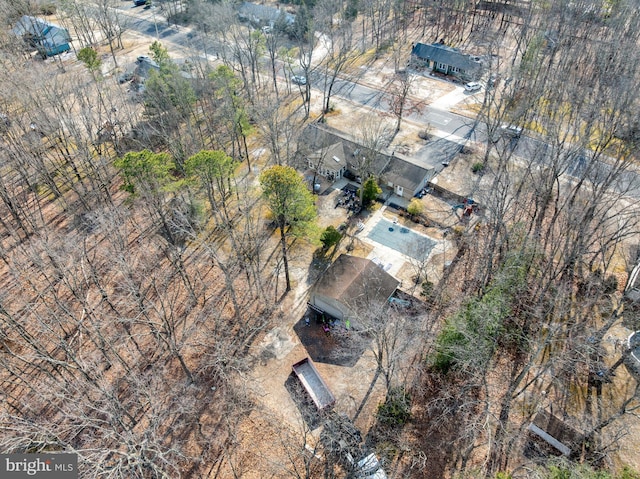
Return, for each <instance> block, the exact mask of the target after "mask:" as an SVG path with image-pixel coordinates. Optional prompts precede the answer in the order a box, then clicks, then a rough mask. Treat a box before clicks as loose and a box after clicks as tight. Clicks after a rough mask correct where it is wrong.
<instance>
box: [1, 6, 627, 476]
mask: <svg viewBox="0 0 640 479" xmlns="http://www.w3.org/2000/svg"><path fill="white" fill-rule="evenodd" d="M127 3H130V2H127ZM154 3H156V4H157V5H158V7H162V13H163V15H164V17H163V18H167V20H168V22H169V23H172V24H179V25H181V26H184V28H186V27H187V26H188V27H189V28H192V29H193V31H194V32H197V34H198V35H199V37H198V38H201V39H202V40H201V43H200V44H195V43H194V44H193V45H190V48H193V49H198V52H199V53H202V52H201V51H200V50H201V48H202V46H204V47H205V48H210V49H211V51H208V52H207V51H204V58H207V57H210V58H213V57H214V56H215V57H216V59H215V61H211V62H208V61H205V60H202V55H200V59H201V60H202V61H195V60H193V61H191V62H190V63H189V66H190V68H189V72H188V75H185V74H184V73H185V72H184V70H183V69H181V67H180V66H179V65H178V64H177V63H176V62H175V61H174V60H173V59H172V55H171V51H170V50H169V49H168V48H167V47H166V45H164V44H163V43H162V41H155V42H153V43H152V44H151V47H150V50H149V53H148V55H149V56H150V58H151V59H152V60H153V62H154V65H155V68H154V71H153V72H151V74H150V75H149V77H148V78H147V80H146V81H145V82H144V88H139V89H136V90H135V91H131V86H130V84H123V83H120V82H119V81H118V74H119V73H122V71H123V68H122V66H121V65H120V64H119V63H120V57H119V51H121V50H122V49H123V48H124V45H123V37H126V34H127V31H128V29H129V28H131V19H130V18H128V17H127V15H125V14H124V13H123V10H122V8H121V6H122V4H123V2H121V1H120V0H97V1H95V2H81V1H79V0H60V1H51V2H49V1H47V2H37V1H22V0H4V1H0V6H1V10H0V11H2V25H3V28H2V29H0V62H1V67H0V85H2V88H1V89H0V259H1V260H2V262H1V263H0V265H1V269H0V275H1V278H2V281H1V283H0V284H1V285H2V288H1V295H0V362H1V364H2V368H1V369H0V380H1V382H2V388H1V390H0V392H1V394H0V400H1V408H0V430H1V434H0V449H1V450H2V451H1V452H3V453H4V452H42V451H66V452H74V453H77V454H78V456H79V465H80V477H83V478H84V477H86V478H89V477H92V478H93V477H96V478H97V477H104V478H107V477H109V478H156V477H158V478H159V477H164V478H178V477H185V478H187V477H193V478H197V477H202V478H204V477H211V478H213V477H221V478H223V477H236V478H241V477H298V478H302V477H305V478H315V477H327V478H330V477H364V476H359V475H356V472H357V471H354V470H349V467H346V466H345V465H344V460H343V459H341V458H339V457H337V456H338V455H339V454H338V453H336V448H337V449H339V445H338V444H339V443H340V437H341V435H344V434H346V433H345V430H346V429H345V428H348V427H347V426H344V424H342V423H341V422H340V421H342V419H340V418H339V416H338V415H329V416H327V417H326V418H325V419H324V421H325V422H324V423H323V426H324V427H323V431H322V434H320V433H317V432H313V431H312V430H310V429H309V428H308V427H307V425H306V424H305V423H304V421H297V420H296V418H293V419H292V418H281V417H278V416H277V415H275V413H274V411H271V410H269V411H267V410H265V409H264V406H263V405H261V403H260V396H259V395H257V394H255V391H254V390H253V389H252V380H251V377H252V376H251V371H252V369H253V368H254V367H257V365H259V363H260V361H261V359H262V358H260V357H259V355H258V354H256V345H257V344H258V343H259V341H261V340H262V338H263V337H264V336H265V335H266V334H268V333H269V331H271V330H272V329H273V328H275V327H278V326H281V325H283V324H288V325H292V324H293V323H294V322H295V321H297V320H298V319H299V318H298V317H293V316H292V315H291V312H292V310H294V303H293V300H292V299H291V298H292V296H293V295H294V294H295V291H292V290H295V287H296V285H298V284H301V283H303V282H304V281H306V280H307V279H306V277H305V278H301V276H300V275H301V273H300V271H304V272H306V271H307V269H309V270H311V269H312V268H311V265H312V263H313V262H314V261H316V260H317V256H318V255H317V252H316V254H315V255H314V250H315V249H316V248H317V249H318V250H321V247H320V246H319V245H320V232H319V228H318V227H317V226H316V223H315V221H316V210H315V205H314V201H315V197H314V196H313V195H312V194H311V192H309V191H308V189H307V188H306V186H305V182H304V180H303V177H302V176H301V175H300V174H298V173H297V172H296V169H304V167H305V164H304V162H302V161H301V159H300V155H297V154H296V151H297V150H298V149H299V144H298V139H299V136H300V133H301V132H302V131H303V129H304V127H305V125H306V124H308V123H309V122H312V121H320V122H322V121H323V120H324V119H325V115H326V116H329V115H330V114H331V113H332V111H333V109H334V106H335V102H336V101H337V100H336V99H335V98H334V95H335V90H334V89H335V86H336V82H337V81H338V80H339V79H340V78H349V79H351V80H357V78H358V76H359V75H362V74H363V73H362V72H364V71H366V69H367V68H368V66H369V65H371V64H373V62H375V61H379V60H380V59H383V60H384V61H386V62H388V64H389V65H392V66H393V69H394V72H395V74H394V75H393V76H392V77H391V78H389V79H388V81H386V86H385V88H384V89H383V96H385V97H386V98H387V99H388V103H389V105H390V108H391V111H390V112H389V114H388V117H389V118H391V119H392V123H393V126H395V130H396V131H395V133H396V134H397V133H398V132H399V131H400V129H401V128H402V122H403V119H404V118H405V117H406V116H408V115H409V114H410V113H411V112H412V111H413V110H412V108H415V106H414V107H412V106H411V104H410V102H409V101H408V99H410V97H412V96H416V95H418V94H417V93H416V92H415V88H413V87H412V83H411V82H412V80H411V78H412V77H411V74H413V73H415V72H413V73H412V71H411V69H410V67H408V66H407V65H408V60H409V54H410V51H411V45H412V44H413V43H416V42H424V43H431V42H433V41H437V40H440V39H443V41H444V42H446V43H447V44H449V45H454V46H457V47H459V48H462V49H464V50H465V51H470V52H473V53H474V55H477V56H479V57H481V58H482V59H483V65H484V68H485V71H484V74H483V82H484V84H485V85H486V88H485V89H484V90H483V92H482V101H481V103H480V106H479V108H478V111H477V112H476V117H475V118H474V119H473V121H474V122H475V123H476V124H478V125H483V128H485V129H486V132H487V134H486V141H482V142H476V143H475V144H474V145H473V146H471V145H470V148H472V149H473V151H474V152H475V154H476V156H477V161H478V164H479V166H478V170H479V171H481V174H477V175H473V176H472V181H473V182H474V186H473V188H474V192H475V196H474V199H475V200H476V201H477V202H478V203H480V204H481V205H482V209H483V214H482V219H481V221H479V222H477V223H474V225H473V227H464V225H462V226H460V227H456V228H454V229H453V231H451V233H450V236H451V237H452V239H451V241H453V242H454V243H455V245H456V252H457V254H456V255H455V258H454V259H453V261H452V262H451V264H450V265H448V267H447V269H446V271H444V274H443V275H442V277H441V279H440V280H439V281H438V282H436V284H432V285H431V284H430V287H429V289H428V291H423V292H424V294H423V296H422V297H421V300H422V301H420V302H419V304H420V306H419V308H417V310H415V311H412V313H411V314H412V316H411V321H408V320H407V317H406V316H407V314H408V313H405V312H403V311H402V310H401V309H397V308H392V307H390V306H389V305H388V304H383V305H380V304H369V305H367V307H366V311H367V314H366V315H364V317H363V318H361V319H362V322H363V324H365V325H367V327H369V332H370V333H371V334H370V335H369V336H367V340H368V342H367V345H366V348H368V350H369V351H370V353H371V355H372V357H373V358H374V361H375V374H374V375H373V379H372V382H371V388H370V390H369V391H368V392H367V395H366V396H365V397H364V399H363V401H362V404H361V405H360V407H359V408H357V409H356V410H355V414H354V415H353V417H352V418H350V419H351V420H353V421H354V422H355V421H356V420H358V418H359V417H360V420H362V416H361V415H365V414H367V413H366V412H363V411H364V409H363V405H364V403H366V401H367V399H368V398H369V393H370V392H371V391H372V390H373V389H374V385H375V384H376V382H377V381H378V378H380V383H384V384H383V386H382V389H383V390H384V397H383V399H382V401H381V403H380V406H379V407H377V406H376V407H375V414H374V415H373V416H372V417H370V418H367V424H372V425H373V426H372V427H371V428H370V429H369V430H368V431H364V432H365V433H366V442H367V445H368V447H369V448H370V449H371V450H375V451H376V452H377V454H378V456H379V457H380V458H382V460H383V462H384V464H385V470H386V471H387V472H386V474H387V475H388V476H389V477H397V478H405V477H407V478H408V477H415V478H423V477H424V478H437V477H488V478H507V477H513V478H516V477H540V478H547V477H549V478H551V477H553V478H556V477H557V478H560V477H580V478H582V477H585V478H586V477H612V478H613V477H620V478H622V477H624V478H632V477H638V476H637V475H636V474H635V473H634V472H632V471H631V470H630V469H626V468H625V464H624V460H622V459H620V457H619V456H618V454H617V453H618V450H619V449H620V447H621V444H622V443H624V442H625V441H630V442H631V443H632V444H633V443H635V445H636V446H635V447H636V449H635V452H636V455H637V452H638V451H637V440H638V436H637V434H638V432H637V431H636V432H635V433H633V432H630V431H631V429H632V426H630V423H628V422H627V421H631V420H632V419H633V420H636V418H635V415H636V413H637V412H638V408H639V407H640V402H639V398H640V396H638V384H640V383H638V382H636V379H634V378H633V377H632V376H628V375H626V376H625V377H626V378H628V382H627V383H626V384H625V388H624V390H623V391H622V392H621V389H620V387H616V388H615V389H614V387H613V384H614V383H615V381H612V377H613V376H615V374H616V372H620V373H622V370H623V369H625V368H624V367H622V365H623V363H624V360H625V358H626V356H628V354H629V352H628V351H626V350H625V349H624V348H621V350H620V351H619V353H618V354H617V355H616V357H613V358H612V357H611V355H610V354H608V353H607V347H608V346H607V338H610V337H611V331H612V328H614V327H616V326H617V325H619V324H620V323H621V322H624V325H625V327H626V328H628V329H630V330H631V331H633V330H637V329H640V328H639V327H638V326H639V323H638V320H637V309H636V308H634V306H633V305H631V304H629V303H628V302H626V301H624V299H623V295H622V290H623V288H624V286H625V282H626V281H627V276H628V272H629V271H630V270H631V268H632V267H633V266H634V265H635V263H636V262H637V260H638V249H637V247H638V243H639V241H638V234H639V230H638V229H639V224H638V218H640V216H639V215H638V211H637V199H636V195H637V191H638V187H639V186H640V185H639V184H637V180H636V178H638V177H637V174H636V171H637V167H638V165H637V151H638V150H637V147H638V144H637V142H638V140H639V139H640V136H639V135H640V133H639V127H638V120H637V119H638V117H639V113H640V112H639V109H640V105H639V104H638V99H637V85H638V82H639V80H640V72H639V71H638V68H639V66H638V65H640V58H637V57H638V56H640V53H639V52H640V49H639V48H638V43H639V38H638V37H639V36H640V8H638V7H639V6H640V5H638V3H637V2H635V1H632V0H620V1H609V0H608V1H599V0H584V1H565V0H551V1H547V2H538V1H533V0H530V1H516V2H511V1H475V0H474V1H468V2H467V1H458V0H456V1H453V0H451V1H441V0H436V1H432V0H428V1H426V0H425V1H395V2H392V1H388V0H315V1H310V2H306V3H305V2H294V3H292V4H286V11H287V12H293V13H295V20H292V21H288V20H287V18H286V17H285V16H281V18H278V19H277V21H276V22H275V25H274V26H273V27H269V28H268V29H265V28H255V25H253V26H252V25H251V24H250V23H247V22H246V21H242V20H241V19H240V18H239V16H238V13H237V10H238V7H239V5H236V4H234V3H232V2H226V1H219V2H215V1H205V0H182V1H178V0H157V1H155V2H154ZM298 3H299V4H298ZM154 8H155V7H154ZM23 15H31V16H38V17H41V18H45V17H46V18H50V19H52V21H55V22H56V23H57V24H59V25H62V26H63V27H65V28H67V29H68V30H69V31H70V32H71V37H72V40H73V42H72V51H71V55H73V59H72V60H69V59H66V60H65V59H63V58H62V57H60V56H54V57H52V58H49V59H47V60H46V61H45V60H43V59H42V58H41V57H40V56H39V55H37V54H35V50H36V48H35V47H34V44H33V43H29V41H27V40H25V39H24V38H19V37H17V36H16V35H14V34H13V33H12V28H13V26H14V25H15V24H16V22H17V21H18V20H19V19H20V18H21V17H22V16H23ZM157 28H158V26H157V25H156V36H157ZM152 41H153V39H152V40H151V41H150V42H149V43H151V42H152ZM319 49H322V50H323V54H322V55H318V54H317V52H318V50H319ZM314 52H315V54H314ZM195 56H196V55H194V57H195ZM76 57H77V59H76ZM294 74H296V75H301V76H303V77H304V79H305V80H304V82H301V81H297V82H296V81H291V80H292V77H293V76H294ZM296 78H297V77H296ZM314 98H319V99H320V101H319V102H318V104H319V105H320V108H316V109H315V110H314V107H313V104H312V100H313V99H314ZM505 124H511V125H520V126H521V127H523V128H524V129H525V131H526V132H527V135H528V136H529V137H531V138H533V139H535V141H532V142H531V147H530V148H529V150H528V152H527V155H526V156H524V157H523V156H518V157H517V158H516V155H515V149H514V147H513V143H512V142H510V141H504V140H503V139H502V138H500V129H501V128H503V126H504V125H505ZM366 126H367V125H361V132H360V133H359V135H355V134H354V136H359V142H360V144H362V145H364V146H363V149H366V151H368V152H370V153H371V155H370V156H367V155H365V156H363V158H364V160H363V162H364V163H363V164H362V165H361V166H362V168H361V170H360V171H362V174H363V176H364V173H365V172H367V168H369V164H368V163H367V161H371V159H372V158H374V157H375V154H377V153H378V152H380V151H382V150H383V149H384V148H385V147H386V146H387V144H388V142H389V140H388V139H387V136H389V137H393V134H391V135H387V133H388V132H383V131H382V130H381V129H380V125H369V128H368V129H367V128H365V127H366ZM425 128H427V127H425ZM354 130H355V125H354ZM365 147H366V148H365ZM454 161H455V160H454ZM576 165H578V166H576ZM367 176H368V175H367ZM312 184H315V179H314V181H313V182H312ZM365 192H366V190H365V188H364V187H362V188H361V190H360V194H361V195H364V193H365ZM374 196H375V194H374ZM362 198H363V197H362V196H361V199H362ZM356 221H357V218H356V219H354V222H353V223H351V224H350V225H349V228H353V227H354V225H355V224H356ZM326 237H327V236H324V238H326ZM343 246H344V245H343ZM337 248H338V247H337V246H336V250H337ZM323 252H326V251H324V250H323ZM415 266H416V268H418V270H420V268H421V267H422V266H423V265H415ZM420 274H421V273H418V276H420ZM405 289H406V288H405ZM417 289H420V288H417ZM414 292H415V294H416V296H418V291H417V290H416V288H415V287H414V288H413V289H411V291H410V293H414ZM296 304H297V303H296ZM616 351H617V350H616ZM625 374H627V373H625ZM620 376H621V374H619V375H618V377H620ZM618 386H619V385H618ZM358 400H360V398H358ZM550 405H553V407H552V410H553V413H554V414H555V415H556V416H559V417H562V418H563V419H564V420H565V422H566V424H568V425H569V426H570V427H571V428H572V430H573V431H574V432H575V435H574V438H573V444H572V452H571V454H568V455H567V457H563V458H558V457H556V455H554V454H545V453H544V452H545V451H540V450H539V449H536V448H535V447H534V446H532V445H531V444H530V440H529V439H528V438H529V437H530V436H529V435H528V433H527V427H528V426H529V425H530V424H531V423H532V421H534V420H535V419H534V418H535V417H536V415H537V414H540V412H541V411H548V410H549V407H550ZM256 418H259V419H256ZM248 423H251V424H254V425H255V427H256V430H259V431H264V433H263V434H264V435H265V437H268V438H271V439H272V441H271V443H272V444H271V447H273V449H270V450H269V451H266V450H265V451H262V450H261V449H260V447H261V446H260V445H261V444H262V443H263V442H264V441H265V437H262V438H258V437H253V438H252V437H251V434H247V429H246V428H247V427H248V426H247V424H248ZM298 423H299V424H300V425H301V426H300V428H299V430H296V429H295V427H292V426H291V424H298ZM341 424H342V425H341ZM358 424H360V423H358ZM633 427H636V428H637V425H635V426H633ZM634 434H635V435H634ZM247 437H248V438H247ZM259 439H260V440H259ZM248 449H251V454H250V455H247V451H248ZM534 449H535V450H534ZM274 451H275V452H274ZM256 471H259V472H256ZM267 471H268V472H267ZM598 474H600V475H598ZM367 477H369V476H367Z"/></svg>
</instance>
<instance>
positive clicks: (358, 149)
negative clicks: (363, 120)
mask: <svg viewBox="0 0 640 479" xmlns="http://www.w3.org/2000/svg"><path fill="white" fill-rule="evenodd" d="M336 143H341V144H342V148H343V151H344V157H345V159H346V161H347V167H348V168H349V169H350V170H351V171H352V172H353V173H355V174H360V173H359V172H358V171H357V166H358V164H357V163H358V161H357V160H358V158H360V157H361V156H362V153H363V147H362V146H361V145H359V144H358V143H356V142H355V141H353V140H351V139H349V138H347V137H346V136H345V134H344V133H342V132H340V131H338V130H336V129H335V128H331V127H330V126H326V125H322V126H320V125H318V124H317V123H312V124H310V125H308V126H307V127H306V128H305V129H304V131H303V132H302V134H301V136H300V139H299V140H298V151H299V153H300V154H302V155H304V157H305V158H308V157H309V155H310V154H312V152H316V151H317V150H320V149H321V148H327V147H329V146H331V145H335V144H336ZM390 160H391V157H390V156H389V155H385V154H383V153H377V154H376V155H375V158H374V159H373V160H372V161H371V163H370V165H369V169H370V173H371V174H373V175H375V176H380V174H381V173H382V172H383V171H384V169H385V168H386V166H387V165H388V164H389V161H390ZM305 162H306V161H305Z"/></svg>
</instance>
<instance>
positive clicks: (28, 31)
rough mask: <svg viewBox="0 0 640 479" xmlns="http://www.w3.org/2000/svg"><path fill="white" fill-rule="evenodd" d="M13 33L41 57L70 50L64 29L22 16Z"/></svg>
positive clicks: (69, 40) (66, 31) (67, 36)
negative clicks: (34, 49)
mask: <svg viewBox="0 0 640 479" xmlns="http://www.w3.org/2000/svg"><path fill="white" fill-rule="evenodd" d="M13 33H14V34H15V35H17V36H19V37H22V39H23V40H25V41H26V42H27V43H28V44H29V45H31V46H33V47H34V48H36V49H37V50H38V52H39V53H40V54H41V55H43V56H48V57H50V56H53V55H58V54H59V53H63V52H67V51H69V50H70V49H71V46H70V43H71V35H69V31H68V30H66V29H65V28H61V27H59V26H57V25H54V24H52V23H49V22H46V21H44V20H40V19H39V18H36V17H30V16H28V15H24V16H23V17H22V18H21V19H20V20H19V21H18V23H17V24H16V26H15V28H14V29H13Z"/></svg>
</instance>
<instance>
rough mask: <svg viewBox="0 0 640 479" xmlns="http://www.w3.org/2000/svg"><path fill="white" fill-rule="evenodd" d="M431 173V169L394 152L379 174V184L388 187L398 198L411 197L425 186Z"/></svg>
mask: <svg viewBox="0 0 640 479" xmlns="http://www.w3.org/2000/svg"><path fill="white" fill-rule="evenodd" d="M433 173H434V171H433V170H431V169H427V168H424V167H422V166H420V165H416V164H414V163H412V162H411V161H409V160H408V159H405V158H402V157H401V156H400V155H398V154H397V153H394V154H393V156H392V157H391V161H389V164H388V165H387V167H386V168H385V169H384V171H383V172H382V174H381V175H380V178H381V179H380V185H381V186H386V187H388V188H390V189H391V190H393V193H394V194H395V195H396V196H399V197H400V198H405V199H411V198H412V197H414V196H415V195H417V194H418V192H419V191H420V190H422V189H423V188H425V187H426V186H427V182H428V181H429V180H430V179H431V177H432V176H433Z"/></svg>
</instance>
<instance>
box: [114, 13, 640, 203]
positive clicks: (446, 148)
mask: <svg viewBox="0 0 640 479" xmlns="http://www.w3.org/2000/svg"><path fill="white" fill-rule="evenodd" d="M119 9H120V10H121V12H122V13H123V14H125V15H127V17H128V18H129V23H128V28H129V29H130V30H133V31H135V32H138V33H139V34H141V35H145V36H148V37H151V38H158V39H160V40H161V41H163V42H165V43H170V44H172V45H173V46H176V47H180V48H182V49H184V51H185V52H189V51H190V52H193V51H194V50H195V51H199V52H201V56H202V57H207V56H208V57H209V58H212V57H213V56H215V55H216V53H218V54H219V53H221V52H222V51H223V49H224V48H225V45H224V44H222V43H221V42H217V41H213V40H211V39H208V38H207V39H205V37H204V36H203V35H200V34H198V33H196V32H195V30H193V29H190V28H186V27H179V28H178V27H175V26H169V25H168V24H167V21H166V19H165V17H164V16H163V15H161V14H160V12H159V11H158V9H156V8H155V7H153V8H151V9H149V10H143V7H131V6H128V5H123V6H121V7H119ZM321 81H322V76H321V74H320V73H318V72H316V73H314V74H313V75H312V77H311V84H312V86H313V85H314V84H315V85H321ZM333 94H334V95H335V96H337V97H341V98H344V99H347V100H349V101H352V102H354V103H357V104H360V105H363V106H369V107H371V108H375V109H378V110H380V111H383V112H389V111H390V106H389V102H388V99H387V97H385V95H384V93H383V92H382V91H380V90H376V89H375V88H371V87H369V86H367V85H364V84H362V83H358V82H353V81H349V80H345V79H338V80H336V82H335V85H334V88H333ZM405 119H407V120H409V121H412V122H415V123H419V124H420V123H421V124H425V125H430V126H431V127H433V128H435V129H436V130H437V131H438V137H439V138H438V139H437V140H435V141H433V142H430V143H429V144H427V145H425V146H424V147H423V148H421V149H420V150H419V151H418V152H417V153H416V154H415V156H414V159H415V161H416V163H418V164H420V165H421V166H424V167H426V168H431V169H435V170H437V171H439V170H441V169H442V168H443V167H444V165H447V164H448V163H449V162H451V161H452V160H453V158H454V157H455V156H456V155H457V154H458V152H459V151H460V150H461V148H462V146H463V145H464V143H466V142H467V141H472V142H480V143H484V142H486V141H487V130H486V127H485V125H484V124H483V123H481V122H478V121H475V120H473V119H471V118H468V117H465V116H462V115H458V114H456V113H452V112H450V111H447V110H443V109H440V108H433V107H427V108H424V109H422V110H421V111H417V112H411V113H409V114H408V115H406V117H405ZM499 141H509V142H510V144H511V147H512V148H513V149H514V151H513V154H514V156H516V157H521V158H536V159H540V160H539V161H540V163H542V162H543V158H544V155H543V154H541V153H543V152H544V151H545V150H546V149H547V148H548V145H547V144H545V143H544V142H542V141H540V140H538V139H535V138H530V137H527V136H522V137H521V138H520V139H512V140H509V139H501V140H499ZM587 156H588V155H586V154H576V155H575V158H574V159H573V160H572V163H571V164H570V165H568V168H567V170H566V174H568V175H570V176H574V177H579V176H580V175H581V174H582V173H583V172H584V170H585V168H587V163H588V160H587ZM612 162H613V160H612V159H609V160H607V161H606V162H604V161H599V162H597V163H596V164H595V165H594V167H593V168H592V169H591V172H590V174H589V175H588V178H589V179H591V180H595V181H598V180H602V179H603V178H605V177H606V175H607V174H608V173H609V172H610V171H611V168H612V167H611V166H610V164H609V163H612ZM615 188H616V189H617V190H618V191H621V192H627V194H628V195H629V196H632V197H634V198H640V174H639V172H637V171H626V172H624V173H623V174H621V175H620V178H619V180H618V181H617V182H616V184H615Z"/></svg>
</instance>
